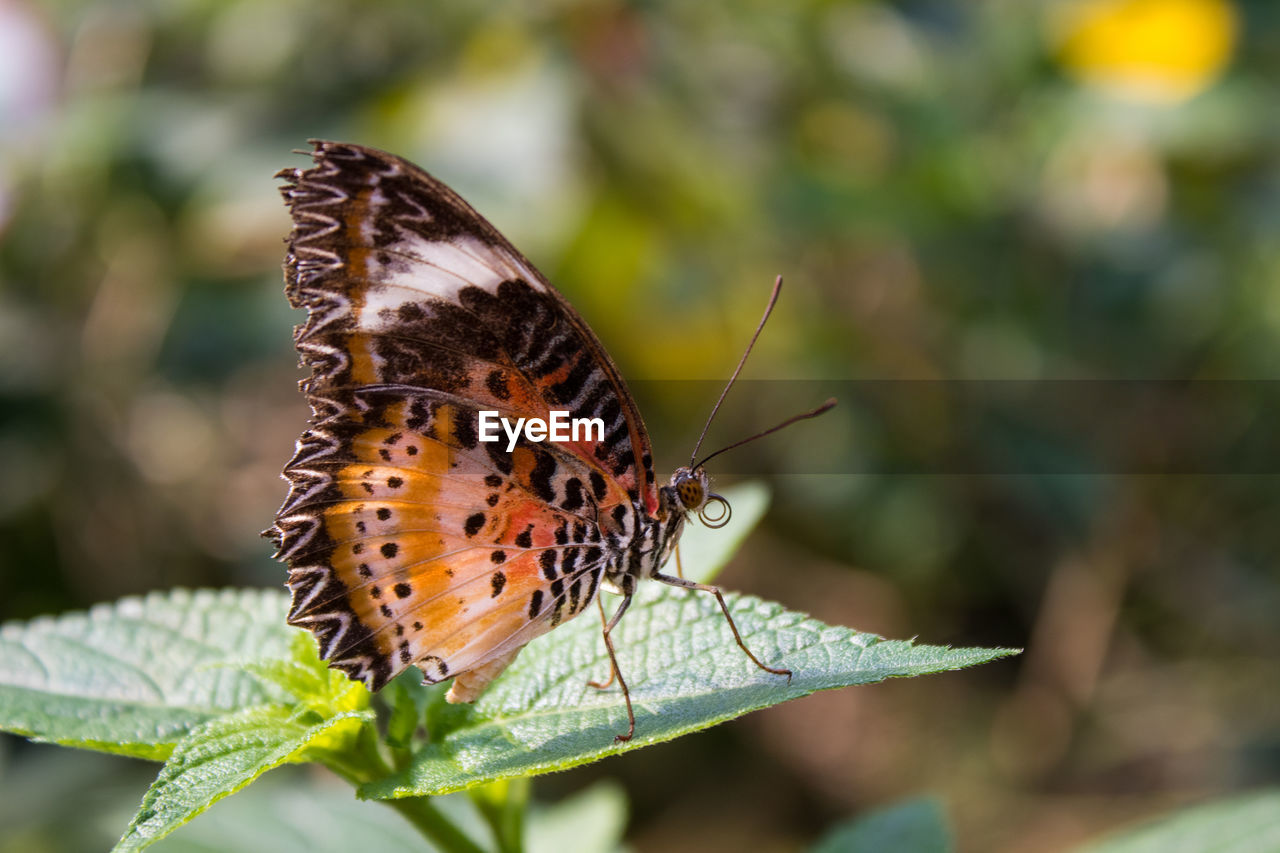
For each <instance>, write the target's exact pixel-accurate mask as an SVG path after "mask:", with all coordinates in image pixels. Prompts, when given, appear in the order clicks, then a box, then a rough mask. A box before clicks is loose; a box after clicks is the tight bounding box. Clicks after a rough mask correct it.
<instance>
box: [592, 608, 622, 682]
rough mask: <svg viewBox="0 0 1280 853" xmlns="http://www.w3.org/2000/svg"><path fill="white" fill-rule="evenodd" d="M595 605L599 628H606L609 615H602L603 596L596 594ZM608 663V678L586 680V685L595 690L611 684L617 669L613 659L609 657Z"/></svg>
mask: <svg viewBox="0 0 1280 853" xmlns="http://www.w3.org/2000/svg"><path fill="white" fill-rule="evenodd" d="M596 607H597V609H598V610H599V611H600V627H601V629H607V628H608V627H609V617H607V616H605V615H604V600H603V598H602V597H601V596H599V595H597V596H596ZM609 664H610V665H609V678H608V679H606V680H605V681H603V682H601V681H588V682H587V686H588V687H594V688H596V689H597V690H604V689H605V688H606V687H608V686H609V685H610V684H613V677H614V675H615V674H616V673H617V671H618V670H617V667H615V666H613V659H612V658H610V659H609Z"/></svg>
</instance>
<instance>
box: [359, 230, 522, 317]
mask: <svg viewBox="0 0 1280 853" xmlns="http://www.w3.org/2000/svg"><path fill="white" fill-rule="evenodd" d="M389 250H390V251H391V252H392V253H393V255H392V257H393V258H395V260H393V261H392V262H391V263H389V264H385V265H382V266H381V267H380V269H378V270H377V271H376V272H374V271H373V270H371V272H374V274H373V275H371V276H370V278H371V279H372V280H373V281H376V282H378V284H377V285H375V286H374V287H371V288H370V289H369V290H368V292H367V293H366V295H365V300H364V305H363V306H362V307H361V311H360V316H359V318H358V323H359V326H360V328H363V329H377V328H379V327H380V326H381V325H382V321H381V320H380V314H381V313H382V312H383V311H386V310H388V309H390V310H391V312H392V316H394V312H395V311H396V310H397V309H399V307H400V306H401V305H405V304H413V303H420V302H422V300H423V297H424V296H425V297H434V298H437V299H445V300H448V301H451V302H454V301H457V297H458V291H460V290H462V289H463V288H464V287H471V286H474V287H479V288H482V289H484V290H485V291H487V292H489V293H496V292H497V290H498V285H500V284H501V283H502V282H504V281H511V280H512V279H521V280H523V281H525V282H527V283H528V284H529V285H530V286H531V287H533V288H534V289H536V290H541V291H545V290H546V287H545V286H544V285H543V283H542V280H541V278H540V277H539V276H538V275H537V274H536V273H535V272H534V271H533V270H531V269H529V268H528V267H527V266H526V265H524V264H523V263H520V261H519V260H517V259H516V258H514V257H512V256H511V255H508V254H507V253H505V252H503V251H502V250H501V249H499V248H497V247H495V246H490V245H489V244H487V243H485V242H484V241H483V240H481V239H479V238H477V237H472V236H458V237H451V238H450V239H449V240H448V241H440V240H434V241H433V240H428V239H426V238H424V237H421V236H417V235H410V234H406V239H405V240H403V241H401V242H399V243H396V244H394V245H393V246H390V247H389Z"/></svg>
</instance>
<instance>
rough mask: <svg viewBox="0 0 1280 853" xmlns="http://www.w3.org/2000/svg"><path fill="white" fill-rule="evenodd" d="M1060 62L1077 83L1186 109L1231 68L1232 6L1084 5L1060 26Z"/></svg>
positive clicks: (1106, 0) (1130, 1) (1223, 0)
mask: <svg viewBox="0 0 1280 853" xmlns="http://www.w3.org/2000/svg"><path fill="white" fill-rule="evenodd" d="M1058 23H1059V25H1060V26H1059V28H1058V33H1059V36H1060V42H1059V48H1060V53H1059V56H1060V58H1061V61H1062V63H1063V64H1064V65H1065V66H1066V67H1067V69H1068V70H1069V71H1070V72H1071V73H1073V74H1074V75H1075V76H1076V77H1078V78H1079V79H1081V80H1083V81H1085V82H1086V83H1089V84H1091V85H1094V86H1098V87H1100V88H1103V89H1106V90H1108V91H1110V92H1113V93H1116V94H1120V95H1123V96H1125V97H1129V98H1133V99H1136V100H1143V101H1153V102H1164V103H1168V102H1174V101H1182V100H1185V99H1187V98H1190V97H1192V96H1194V95H1197V94H1199V93H1200V92H1201V91H1203V90H1204V89H1206V88H1207V87H1208V86H1210V85H1211V84H1212V83H1213V82H1214V81H1215V80H1216V79H1217V77H1218V75H1219V74H1221V73H1222V70H1223V68H1225V67H1226V65H1227V63H1228V62H1229V61H1230V60H1231V54H1232V51H1233V49H1234V47H1235V41H1236V27H1237V21H1236V14H1235V9H1234V8H1233V6H1232V5H1231V3H1230V2H1228V0H1080V2H1072V3H1069V4H1067V5H1066V6H1065V7H1064V8H1063V15H1062V17H1061V18H1060V19H1059V21H1058Z"/></svg>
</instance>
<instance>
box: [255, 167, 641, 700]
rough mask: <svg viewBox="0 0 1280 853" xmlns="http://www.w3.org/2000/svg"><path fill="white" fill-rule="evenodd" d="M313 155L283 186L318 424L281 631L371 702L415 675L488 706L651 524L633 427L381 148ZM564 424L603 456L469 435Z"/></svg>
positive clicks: (486, 248) (615, 389)
mask: <svg viewBox="0 0 1280 853" xmlns="http://www.w3.org/2000/svg"><path fill="white" fill-rule="evenodd" d="M313 156H314V158H315V160H316V165H315V166H314V167H312V168H311V169H308V170H306V171H303V170H286V172H284V173H282V176H283V177H285V178H286V186H285V187H284V188H283V192H284V195H285V198H286V200H287V201H288V203H289V206H290V210H291V212H292V215H293V219H294V231H293V234H292V236H291V239H290V243H289V252H288V256H287V261H286V281H287V284H288V287H287V292H288V295H289V298H290V301H291V302H292V303H293V304H294V305H295V306H300V307H306V308H307V309H308V317H307V320H306V322H305V323H304V324H303V325H302V326H300V327H299V328H298V330H297V332H296V333H295V342H296V345H297V347H298V350H299V352H300V354H301V356H302V359H303V362H304V364H306V365H307V366H309V367H310V368H311V375H310V377H309V378H308V379H306V380H305V381H304V382H303V390H304V391H305V392H306V393H307V396H308V399H309V400H310V401H311V403H312V408H313V417H312V424H311V428H310V429H309V430H308V431H307V432H306V433H305V434H304V435H303V437H302V439H301V440H300V442H299V446H298V451H297V453H296V454H295V456H294V458H293V460H291V461H290V463H289V464H288V466H287V467H286V469H285V475H286V477H287V479H288V480H289V481H290V485H291V489H290V494H289V497H288V498H287V499H286V501H285V504H284V506H283V507H282V508H281V510H280V512H279V513H278V516H277V521H276V526H275V528H274V531H275V534H276V538H277V541H278V543H279V545H280V556H281V557H282V559H284V560H286V561H287V562H288V563H289V566H290V586H291V588H292V590H293V607H292V609H291V612H290V621H291V622H292V623H293V624H297V625H302V626H305V627H307V628H309V629H311V630H312V631H313V632H314V633H315V634H316V636H317V638H318V639H319V641H320V646H321V652H322V655H323V656H324V657H325V658H327V659H329V661H330V664H331V665H332V666H335V667H338V668H341V669H343V670H345V671H346V672H347V673H348V674H349V675H351V676H352V677H353V678H358V679H361V680H363V681H364V682H365V683H366V684H367V685H368V686H370V687H371V688H373V689H377V688H378V687H380V686H381V685H382V684H384V683H386V681H387V680H389V679H390V678H391V677H393V676H394V675H395V674H396V673H398V672H400V671H401V670H403V669H404V668H405V667H407V666H409V665H410V664H413V663H418V664H419V665H420V666H421V667H422V669H423V671H424V673H425V674H426V677H427V680H428V681H439V680H442V679H444V678H449V677H453V676H456V675H460V674H465V673H471V681H470V682H469V683H468V686H467V688H466V690H464V691H463V692H464V693H468V694H470V693H474V692H478V689H482V688H483V685H484V683H487V681H488V680H490V679H491V678H492V677H495V676H496V674H497V671H498V670H500V669H501V667H502V666H505V663H506V662H509V661H510V659H511V658H513V657H514V654H515V653H516V652H517V651H518V650H519V648H520V647H522V646H523V645H524V644H525V643H527V642H528V641H529V640H531V639H533V638H534V637H535V636H537V635H539V634H541V633H544V632H545V631H547V630H550V629H551V628H553V627H554V626H555V625H556V624H559V622H561V621H563V620H564V619H567V618H571V617H572V616H574V615H576V614H577V613H580V612H581V611H582V610H583V609H585V607H586V605H587V604H588V603H589V602H590V600H591V598H592V597H593V596H594V595H595V593H596V590H597V588H598V584H599V582H600V578H601V576H602V573H603V571H604V567H605V564H606V562H607V560H608V558H609V555H608V553H607V548H606V543H605V541H604V537H603V536H602V532H601V525H602V523H603V524H607V523H608V521H607V520H608V519H609V518H611V517H613V516H612V512H613V511H614V510H617V509H618V508H620V507H631V506H633V505H639V506H642V507H647V508H649V509H650V511H651V510H652V507H654V506H656V497H655V492H654V488H653V478H652V473H651V470H650V469H651V462H650V459H649V449H648V440H647V438H646V436H645V433H644V428H643V423H642V422H641V420H640V417H639V414H638V413H637V412H636V410H635V407H634V405H633V404H632V402H631V400H630V397H629V396H628V394H627V391H626V388H625V386H624V385H623V384H622V381H621V379H620V378H619V377H618V374H617V371H616V369H615V368H614V367H613V365H612V364H611V363H610V362H609V360H608V357H607V356H606V355H605V354H604V350H603V348H602V347H601V346H600V344H599V342H598V341H596V339H595V337H594V335H592V334H591V332H590V330H589V329H587V327H586V326H585V324H584V323H583V322H582V321H581V319H580V318H578V316H577V315H576V313H574V312H573V309H572V308H570V307H569V306H568V304H567V302H565V300H564V299H563V297H561V296H560V295H559V294H558V293H556V292H555V291H554V289H552V288H551V286H550V285H549V284H547V283H546V281H545V279H543V278H542V277H541V276H540V275H539V274H538V273H537V271H536V270H534V269H533V267H532V266H531V265H530V264H529V263H528V261H526V260H525V259H524V258H523V257H522V256H521V255H520V254H519V253H518V252H516V250H515V249H513V248H512V247H511V246H510V245H509V244H508V243H507V242H506V241H505V240H504V239H503V238H502V237H501V235H500V234H498V232H497V231H496V230H494V229H493V227H492V226H491V225H489V224H488V223H487V222H486V221H485V220H484V219H482V218H481V217H480V216H479V215H478V214H476V213H475V212H474V211H473V210H472V209H471V208H470V207H469V206H467V205H466V203H465V202H463V201H462V200H461V199H459V198H458V197H457V196H456V195H455V194H454V193H452V191H450V190H449V189H448V188H446V187H444V186H443V185H442V184H440V183H439V182H437V181H435V180H434V179H433V178H431V177H430V176H428V175H426V173H424V172H422V171H421V170H419V169H417V168H416V167H414V166H412V165H411V164H409V163H407V162H406V161H403V160H401V159H399V158H396V157H393V156H391V155H388V154H383V153H381V152H375V151H372V150H371V149H366V148H361V147H358V146H346V145H336V144H332V143H317V144H316V151H315V153H314V155H313ZM552 408H556V409H567V410H568V411H569V412H570V413H571V415H572V416H573V417H598V418H600V419H601V420H603V421H604V423H605V427H606V431H605V437H604V440H603V441H586V440H583V441H579V442H569V443H561V444H551V443H533V442H529V441H526V440H521V441H520V442H519V443H518V444H517V445H516V446H515V447H514V448H513V449H512V450H510V451H508V450H507V449H506V447H507V441H506V438H505V436H504V437H502V439H501V441H500V442H482V441H480V440H479V436H478V435H477V430H476V425H477V419H478V415H479V412H480V411H481V410H482V409H484V410H495V411H499V412H500V413H502V414H503V415H506V416H508V417H541V418H546V417H547V414H548V412H549V410H551V409H552ZM633 448H634V449H635V452H633ZM602 518H603V519H605V520H604V521H602ZM495 668H496V669H495ZM463 698H466V696H464V697H463Z"/></svg>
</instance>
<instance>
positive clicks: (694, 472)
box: [668, 465, 732, 527]
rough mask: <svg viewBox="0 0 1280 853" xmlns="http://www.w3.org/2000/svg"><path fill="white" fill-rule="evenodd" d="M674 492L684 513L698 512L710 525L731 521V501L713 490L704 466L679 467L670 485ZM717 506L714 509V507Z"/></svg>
mask: <svg viewBox="0 0 1280 853" xmlns="http://www.w3.org/2000/svg"><path fill="white" fill-rule="evenodd" d="M668 488H669V489H671V491H672V492H673V493H674V495H675V498H676V502H677V503H678V507H677V509H679V510H681V511H682V512H684V513H696V514H697V516H698V518H699V519H701V520H702V523H703V524H705V525H707V526H708V527H724V526H725V525H726V524H728V523H729V517H730V515H731V514H732V510H731V509H730V507H729V502H728V501H727V500H725V499H724V498H723V497H721V496H720V495H717V494H716V493H715V492H713V491H711V478H710V477H708V476H707V471H706V469H705V468H703V467H702V466H700V465H699V466H698V467H696V468H677V469H676V471H675V473H674V474H672V475H671V484H670V485H669V486H668ZM713 506H714V507H717V509H713V508H712V507H713Z"/></svg>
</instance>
